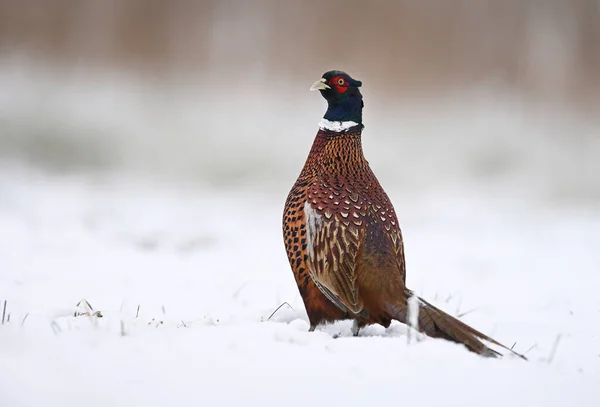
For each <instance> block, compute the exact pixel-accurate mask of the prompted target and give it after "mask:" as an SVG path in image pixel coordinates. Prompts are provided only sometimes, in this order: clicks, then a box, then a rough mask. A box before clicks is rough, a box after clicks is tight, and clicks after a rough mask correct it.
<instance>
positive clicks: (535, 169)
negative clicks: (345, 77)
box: [0, 60, 600, 407]
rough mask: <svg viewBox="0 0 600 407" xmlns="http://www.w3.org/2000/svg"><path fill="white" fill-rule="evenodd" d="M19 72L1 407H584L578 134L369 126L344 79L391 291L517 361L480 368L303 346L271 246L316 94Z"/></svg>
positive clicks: (398, 122)
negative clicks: (377, 206) (398, 241)
mask: <svg viewBox="0 0 600 407" xmlns="http://www.w3.org/2000/svg"><path fill="white" fill-rule="evenodd" d="M26 66H36V65H35V64H23V63H22V62H19V61H17V62H14V63H13V62H11V61H10V60H4V61H3V63H2V70H1V71H0V88H1V89H2V92H0V318H1V317H2V313H3V308H2V307H3V306H4V304H5V303H6V313H5V315H4V324H2V325H0V407H22V406H27V407H34V406H35V407H37V406H61V407H70V406H77V407H81V406H86V407H92V406H128V407H130V406H132V405H143V406H145V407H150V406H188V405H189V406H232V405H250V406H252V405H261V406H295V405H298V406H300V405H301V406H306V405H308V404H310V405H327V406H331V405H344V406H347V405H350V406H352V405H379V404H385V405H396V404H413V405H419V406H448V405H457V406H478V407H480V406H482V405H485V406H490V407H491V406H508V405H510V406H520V405H526V406H544V407H549V406H561V407H562V406H566V405H568V406H570V405H574V406H598V405H600V386H599V383H600V324H599V321H600V300H599V299H598V294H597V292H598V287H600V205H599V202H600V160H598V159H597V157H599V156H600V139H599V138H598V134H599V132H598V128H599V127H600V126H599V125H598V123H596V124H587V123H586V122H584V121H582V120H580V119H578V118H577V117H575V115H571V114H570V113H569V112H565V111H563V110H562V109H556V110H552V108H548V107H545V108H544V109H536V108H535V107H534V106H532V105H530V104H529V103H528V102H526V101H521V100H519V98H516V97H513V96H512V95H510V94H503V93H502V92H500V91H499V90H498V89H496V88H492V89H491V90H489V89H488V90H485V89H484V90H483V92H479V91H478V90H475V91H473V93H472V94H468V92H465V95H461V98H462V99H456V100H455V99H452V98H449V99H448V100H445V101H444V100H441V101H425V103H424V104H421V105H420V104H418V103H416V102H415V103H413V102H412V101H411V102H410V103H409V104H407V105H404V106H402V105H397V104H394V105H388V104H387V101H385V100H381V99H379V98H378V97H377V95H375V94H372V93H371V92H372V90H371V88H369V86H368V81H367V80H366V78H361V79H364V80H365V86H364V92H363V94H364V95H365V99H366V102H365V124H366V129H365V133H364V136H363V144H364V149H365V154H366V156H367V159H368V160H369V162H370V163H371V166H372V167H373V169H374V171H375V173H376V174H377V176H378V177H379V180H380V181H381V182H382V184H383V186H384V187H385V189H386V190H387V192H388V194H389V195H390V197H391V199H392V201H393V203H394V206H395V208H396V212H397V213H398V214H399V218H400V222H401V226H402V229H403V232H404V237H405V246H406V255H407V264H408V278H407V281H408V285H409V287H410V288H412V289H414V290H415V291H416V292H417V293H419V294H420V295H422V296H424V297H425V298H426V299H428V300H430V301H432V302H434V303H435V304H436V305H438V306H440V307H441V308H442V309H445V310H446V311H448V312H450V313H452V314H454V315H462V314H464V316H462V319H463V320H464V321H466V322H467V323H469V324H472V325H473V326H474V327H476V328H478V329H480V330H482V331H483V332H485V333H488V334H490V335H491V336H493V337H495V338H496V339H498V340H500V341H501V342H503V343H505V344H507V345H508V346H512V345H513V344H514V343H515V342H516V344H515V349H516V350H517V351H519V352H522V353H526V355H527V357H528V358H529V362H523V361H521V360H517V359H514V358H504V359H502V360H486V359H482V358H479V357H477V356H475V355H473V354H471V353H469V352H467V351H466V350H465V349H464V348H463V347H461V346H458V345H454V344H451V343H447V342H444V341H441V340H433V339H425V340H422V341H418V342H416V341H414V340H413V341H411V343H408V340H407V334H406V330H405V328H404V326H403V325H401V324H393V325H392V326H391V327H390V328H389V329H387V330H386V329H383V328H382V327H378V326H373V327H369V328H366V329H364V330H363V331H361V334H360V336H359V337H357V338H354V337H351V335H350V324H349V323H337V324H334V325H331V326H327V327H322V328H321V329H320V330H319V331H317V332H312V333H309V332H307V330H308V322H307V318H306V314H305V312H304V308H303V305H302V301H301V299H300V297H299V294H298V291H297V288H296V286H295V282H294V279H293V277H292V274H291V271H290V268H289V264H288V263H287V259H286V257H285V252H284V247H283V241H282V234H281V223H280V222H281V215H282V210H283V203H284V200H285V197H286V195H287V193H288V191H289V188H290V187H291V185H292V183H293V182H294V180H295V177H296V176H297V174H298V172H299V171H300V168H301V166H302V164H303V162H304V159H305V157H306V154H307V153H308V150H309V148H310V144H311V143H312V139H313V137H314V134H315V132H316V124H317V122H318V120H319V118H320V117H321V115H322V113H323V109H324V101H323V100H322V99H321V98H319V96H318V95H315V94H314V93H311V92H308V90H307V88H308V86H309V85H310V83H312V82H313V81H314V80H315V78H307V81H306V83H303V84H299V83H297V82H294V81H290V80H287V79H285V78H283V79H281V80H280V82H279V83H277V82H276V81H277V79H273V78H269V79H270V80H272V81H271V82H269V87H270V88H271V89H270V90H269V89H264V86H263V87H260V88H257V87H256V86H254V87H252V86H249V87H248V88H241V87H236V88H235V89H229V88H227V87H219V88H218V91H216V92H212V93H211V92H210V89H208V90H207V89H206V88H205V87H204V86H202V85H201V84H197V87H193V86H190V87H189V89H188V90H187V91H186V92H183V91H182V90H181V89H178V90H172V89H171V88H170V87H167V89H166V90H165V89H162V90H160V89H159V90H156V89H153V90H149V89H148V88H147V87H146V86H145V85H142V84H141V83H139V82H136V81H135V78H131V77H129V78H120V79H119V77H118V75H116V74H114V75H113V73H111V74H110V75H107V76H102V75H92V73H90V72H88V71H85V70H84V71H81V72H79V75H78V74H77V72H74V71H68V72H67V73H63V74H62V75H59V74H57V75H54V73H53V72H52V71H51V70H50V69H49V68H48V67H47V66H42V67H41V68H40V70H39V71H38V72H37V73H36V72H34V73H32V72H33V71H27V69H25V67H26ZM320 73H321V72H320V71H319V72H318V73H317V74H320ZM273 81H275V82H273ZM261 83H262V84H263V85H264V82H260V81H259V84H261ZM257 89H258V90H257ZM299 89H301V90H302V91H299ZM291 95H294V97H293V98H291ZM292 99H294V103H293V105H292V104H291V100H292ZM311 118H312V119H311ZM86 301H87V302H89V304H91V306H92V307H93V309H92V310H86V309H85V307H84V306H83V305H85V304H86ZM283 303H287V304H286V305H284V306H282V307H281V308H279V310H278V311H277V312H275V313H274V314H273V312H274V311H275V310H276V309H277V308H278V307H279V306H280V305H281V304H283ZM78 304H79V305H78ZM85 312H88V314H89V315H85V314H84V315H80V314H83V313H85ZM98 312H99V313H100V314H101V315H102V317H98V315H99V314H98ZM272 314H273V315H272ZM76 315H77V316H76ZM271 315H272V317H271ZM338 335H339V337H337V338H336V339H334V336H338Z"/></svg>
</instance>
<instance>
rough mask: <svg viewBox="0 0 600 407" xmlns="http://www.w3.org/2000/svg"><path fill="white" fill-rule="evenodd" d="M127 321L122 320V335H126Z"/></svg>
mask: <svg viewBox="0 0 600 407" xmlns="http://www.w3.org/2000/svg"><path fill="white" fill-rule="evenodd" d="M125 335H126V333H125V322H124V321H123V320H121V336H125Z"/></svg>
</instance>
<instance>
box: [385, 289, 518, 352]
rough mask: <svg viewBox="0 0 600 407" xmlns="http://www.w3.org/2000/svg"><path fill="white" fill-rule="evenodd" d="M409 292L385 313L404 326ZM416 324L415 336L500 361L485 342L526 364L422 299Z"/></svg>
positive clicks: (499, 344) (388, 307)
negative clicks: (424, 336)
mask: <svg viewBox="0 0 600 407" xmlns="http://www.w3.org/2000/svg"><path fill="white" fill-rule="evenodd" d="M412 295H413V294H412V292H411V291H410V290H408V289H407V290H406V297H405V298H404V299H402V300H400V301H398V302H397V303H394V304H389V303H388V304H386V309H387V311H388V312H389V313H390V315H391V316H392V318H394V319H396V320H398V321H400V322H402V323H404V324H408V323H409V322H410V321H409V311H408V300H407V299H408V298H410V297H411V296H412ZM418 304H419V308H418V319H417V321H418V324H417V326H415V327H414V328H416V329H417V330H418V331H419V332H422V333H424V334H425V335H427V336H430V337H432V338H441V339H446V340H449V341H452V342H456V343H460V344H463V345H464V346H466V347H467V349H469V350H470V351H472V352H475V353H477V354H479V355H482V356H486V357H500V356H502V354H501V353H499V352H496V351H495V350H493V349H491V348H489V347H488V346H486V345H485V344H484V343H483V342H482V341H488V342H490V343H492V344H494V345H497V346H499V347H501V348H503V349H506V350H507V351H509V352H510V353H512V354H514V355H516V356H518V357H520V358H522V359H524V360H527V358H526V357H525V356H523V355H521V354H519V353H517V352H515V351H513V350H512V349H510V348H508V347H506V346H504V345H503V344H501V343H500V342H498V341H496V340H495V339H493V338H490V337H489V336H487V335H485V334H483V333H481V332H479V331H478V330H476V329H474V328H472V327H470V326H469V325H467V324H465V323H464V322H462V321H460V320H458V319H456V318H454V317H453V316H451V315H449V314H447V313H445V312H444V311H442V310H440V309H439V308H436V307H434V306H433V305H431V304H430V303H428V302H427V301H425V300H424V299H422V298H419V301H418Z"/></svg>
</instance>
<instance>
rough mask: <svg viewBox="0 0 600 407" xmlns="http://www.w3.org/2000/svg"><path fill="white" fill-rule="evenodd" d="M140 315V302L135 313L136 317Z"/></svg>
mask: <svg viewBox="0 0 600 407" xmlns="http://www.w3.org/2000/svg"><path fill="white" fill-rule="evenodd" d="M139 316H140V304H138V307H137V311H136V313H135V317H136V318H137V317H139Z"/></svg>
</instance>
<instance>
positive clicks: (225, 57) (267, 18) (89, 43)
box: [0, 0, 600, 102]
mask: <svg viewBox="0 0 600 407" xmlns="http://www.w3.org/2000/svg"><path fill="white" fill-rule="evenodd" d="M0 46H1V47H2V50H4V51H5V52H6V51H12V50H15V49H16V50H19V51H20V52H26V53H28V54H31V55H34V56H36V57H39V58H42V59H45V60H49V61H52V62H55V63H59V64H65V65H71V64H77V65H91V66H94V67H99V66H100V67H106V68H111V67H115V66H116V67H119V68H121V69H128V70H132V71H135V72H138V73H139V74H141V75H149V76H152V77H153V78H156V77H158V78H172V77H175V78H181V77H182V76H192V77H193V76H195V75H206V74H213V73H217V72H218V76H224V77H227V78H228V80H232V81H237V80H244V79H245V78H246V77H249V76H251V75H253V74H254V75H261V74H262V75H265V76H273V75H275V76H277V77H278V78H279V79H283V78H286V79H290V80H293V79H294V78H297V77H302V76H303V75H306V74H312V75H314V68H313V66H315V65H316V64H319V65H328V66H329V65H331V66H336V67H337V66H340V67H346V68H345V69H347V70H349V71H351V70H356V69H360V71H361V75H363V76H367V77H369V78H370V86H373V87H377V89H378V90H380V91H382V92H386V91H387V92H400V91H401V92H406V91H408V90H411V91H417V92H418V91H439V90H443V89H447V88H457V87H461V86H466V85H469V84H471V83H473V81H478V80H486V79H488V78H494V79H495V80H499V81H502V82H504V83H505V84H507V85H509V86H511V87H515V88H518V89H519V90H523V91H526V92H528V93H531V94H532V95H534V96H536V97H552V98H557V99H561V100H569V101H577V102H586V101H587V102H590V99H597V98H598V95H599V94H600V74H599V72H600V2H598V1H597V0H495V1H489V0H487V1H486V0H481V1H478V0H460V1H444V0H423V1H407V0H405V1H383V0H375V1H371V2H367V1H364V0H345V1H344V0H334V1H313V0H307V1H277V0H248V1H244V0H237V1H236V0H221V1H219V0H197V1H166V0H162V1H161V0H126V1H117V0H112V1H98V0H96V1H93V0H24V1H17V0H12V1H11V0H2V2H0ZM267 73H268V75H267Z"/></svg>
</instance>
